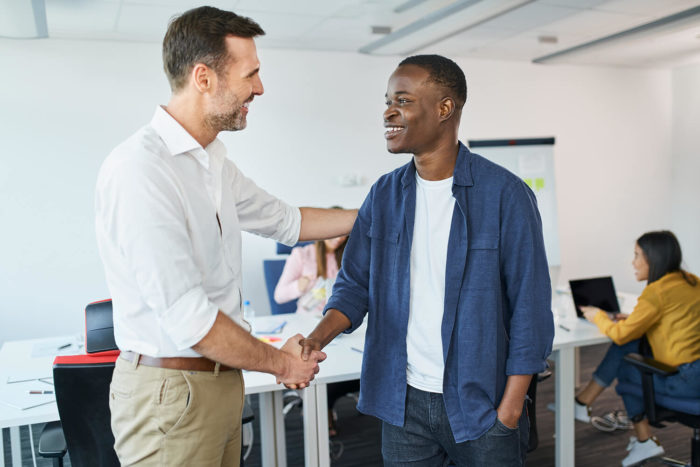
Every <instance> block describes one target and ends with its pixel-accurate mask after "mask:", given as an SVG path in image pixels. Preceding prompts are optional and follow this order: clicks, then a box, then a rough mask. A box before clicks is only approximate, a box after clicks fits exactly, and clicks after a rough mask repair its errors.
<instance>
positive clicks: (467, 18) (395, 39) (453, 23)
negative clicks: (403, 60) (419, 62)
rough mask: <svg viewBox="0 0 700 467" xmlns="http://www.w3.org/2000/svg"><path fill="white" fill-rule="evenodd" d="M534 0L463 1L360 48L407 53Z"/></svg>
mask: <svg viewBox="0 0 700 467" xmlns="http://www.w3.org/2000/svg"><path fill="white" fill-rule="evenodd" d="M532 1H533V0H462V1H455V2H452V3H451V4H449V5H447V6H445V7H443V8H441V9H440V10H436V11H434V12H432V13H431V14H429V15H426V16H424V17H422V18H421V19H419V20H417V21H414V22H413V23H411V24H409V25H407V26H404V27H402V28H400V29H395V30H394V32H393V33H391V34H389V35H387V36H385V37H383V38H381V39H379V40H377V41H374V42H372V43H369V44H367V45H366V46H364V47H362V48H361V49H360V52H363V53H371V54H381V55H407V54H410V53H413V52H415V51H416V50H420V49H423V48H426V47H429V46H431V45H433V44H436V43H437V42H439V41H442V40H444V39H446V38H448V37H451V36H453V35H455V34H458V33H460V32H462V31H465V30H467V29H469V28H472V27H475V26H477V25H479V24H482V23H485V22H487V21H489V20H492V19H494V18H496V17H498V16H500V15H502V14H506V13H508V12H511V11H513V10H515V9H516V8H519V7H521V6H523V5H526V4H529V3H532Z"/></svg>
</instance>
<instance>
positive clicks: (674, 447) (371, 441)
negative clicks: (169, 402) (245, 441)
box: [4, 345, 691, 467]
mask: <svg viewBox="0 0 700 467" xmlns="http://www.w3.org/2000/svg"><path fill="white" fill-rule="evenodd" d="M606 348H607V345H599V346H593V347H587V348H584V349H582V351H581V367H582V381H584V382H585V381H587V379H588V378H589V377H590V374H591V373H592V372H593V370H594V369H595V366H596V365H597V364H598V362H600V359H601V358H602V356H603V354H604V353H605V350H606ZM553 379H554V378H549V379H548V380H546V381H544V382H542V383H541V384H540V386H539V387H538V393H537V422H538V428H539V436H540V444H539V447H538V448H537V450H535V451H534V452H532V453H530V455H529V456H528V460H527V465H528V466H535V467H548V466H553V465H554V439H553V434H554V414H553V413H552V412H549V411H547V409H546V405H547V403H548V402H552V401H553V400H554V382H553ZM256 404H257V401H256V400H255V399H253V405H254V406H256ZM617 408H622V401H621V400H620V399H619V398H618V397H617V395H616V394H615V392H614V390H611V389H609V390H607V391H605V392H604V393H603V395H602V396H601V397H600V398H599V399H598V401H597V402H596V404H595V406H594V414H598V415H602V414H603V413H605V412H609V411H611V410H613V409H617ZM336 409H337V411H338V415H339V421H338V436H336V437H334V438H333V443H334V444H333V445H332V449H339V448H340V446H341V445H342V449H343V453H342V455H341V456H340V458H339V459H338V460H337V461H334V462H333V465H334V466H363V467H370V466H380V465H381V452H380V442H381V432H380V425H379V423H378V422H377V420H376V419H374V418H372V417H368V416H364V415H361V414H359V413H358V412H357V411H356V410H355V409H354V406H353V401H352V399H350V398H343V399H341V401H339V402H338V405H337V406H336ZM302 430H303V423H302V419H301V412H300V411H299V410H297V411H292V412H290V414H289V415H288V416H287V456H288V457H287V460H288V464H289V465H290V466H301V465H303V463H304V452H303V432H302ZM255 431H256V443H255V445H254V446H253V451H252V453H251V456H250V457H249V458H248V461H247V462H246V466H259V465H260V444H259V437H258V431H257V425H256V426H255ZM33 432H34V441H35V443H38V439H39V433H40V432H41V426H34V428H33ZM27 433H28V431H27V429H26V428H22V432H21V437H22V445H23V456H24V459H25V461H24V462H23V467H24V466H27V467H29V466H31V465H32V461H31V454H30V452H29V442H28V434H27ZM655 434H656V435H657V436H658V438H659V439H660V441H661V443H662V445H663V446H664V448H665V449H666V453H667V455H668V456H671V457H675V458H679V459H682V460H686V461H687V460H688V459H689V457H690V437H691V430H690V429H689V428H686V427H683V426H680V425H677V424H671V425H668V426H667V427H666V428H664V429H657V430H655ZM629 436H631V432H622V431H617V432H614V433H602V432H600V431H597V430H596V429H595V428H593V427H592V426H590V425H585V424H582V423H577V424H576V465H577V466H579V467H587V466H590V467H593V466H595V467H598V466H613V465H620V460H621V459H622V458H623V457H624V456H625V446H627V442H628V440H629ZM4 439H5V465H6V466H10V465H11V463H10V453H9V449H8V446H7V440H8V439H9V432H8V431H7V430H4ZM26 459H28V460H26ZM37 465H38V466H47V467H49V466H51V465H52V464H51V462H50V461H49V460H48V459H41V458H37ZM65 465H66V466H69V465H70V462H69V461H68V462H66V464H65Z"/></svg>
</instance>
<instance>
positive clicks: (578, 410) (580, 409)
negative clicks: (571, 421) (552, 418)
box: [547, 401, 591, 423]
mask: <svg viewBox="0 0 700 467" xmlns="http://www.w3.org/2000/svg"><path fill="white" fill-rule="evenodd" d="M547 410H551V411H552V412H556V411H557V408H556V406H555V405H554V402H550V403H549V404H547ZM574 418H575V419H576V420H578V421H579V422H583V423H591V408H590V407H588V406H587V405H585V404H579V403H578V402H576V401H574Z"/></svg>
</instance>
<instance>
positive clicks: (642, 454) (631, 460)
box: [622, 436, 664, 467]
mask: <svg viewBox="0 0 700 467" xmlns="http://www.w3.org/2000/svg"><path fill="white" fill-rule="evenodd" d="M627 450H628V451H629V454H627V457H625V458H624V459H622V467H628V466H630V465H635V464H638V463H640V462H642V461H645V460H647V459H650V458H652V457H658V456H662V455H663V454H664V448H663V447H661V445H660V444H659V441H658V440H657V439H656V437H655V436H652V437H651V438H649V439H648V440H646V441H644V442H643V443H641V442H639V440H638V439H637V438H635V437H634V436H633V437H631V438H630V442H629V444H628V445H627Z"/></svg>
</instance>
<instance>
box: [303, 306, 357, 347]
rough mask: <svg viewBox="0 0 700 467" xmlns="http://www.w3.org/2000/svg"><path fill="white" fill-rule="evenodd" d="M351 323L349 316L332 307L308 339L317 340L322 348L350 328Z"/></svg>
mask: <svg viewBox="0 0 700 467" xmlns="http://www.w3.org/2000/svg"><path fill="white" fill-rule="evenodd" d="M351 324H352V323H351V322H350V320H349V319H348V317H347V316H345V315H344V314H343V313H341V312H340V311H338V310H336V309H333V308H331V309H330V310H328V311H327V312H326V315H325V316H324V317H323V319H322V320H321V322H319V323H318V324H317V325H316V327H315V328H314V330H313V331H311V334H309V335H308V336H307V337H306V339H308V340H313V341H315V342H317V343H318V344H319V346H320V348H319V350H320V349H323V348H324V347H325V346H327V345H328V343H330V342H331V341H332V340H333V339H335V337H336V336H337V335H338V334H340V333H341V332H343V331H345V330H346V329H347V328H349V327H350V325H351Z"/></svg>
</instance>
